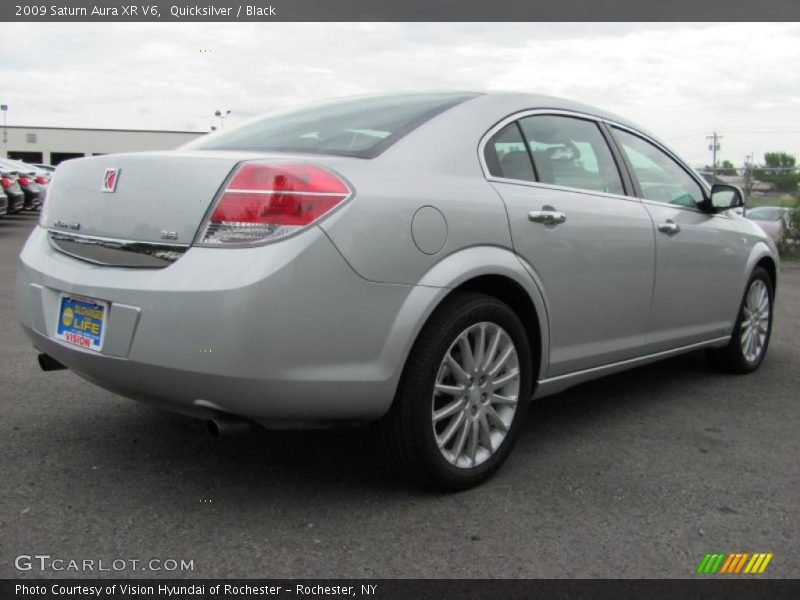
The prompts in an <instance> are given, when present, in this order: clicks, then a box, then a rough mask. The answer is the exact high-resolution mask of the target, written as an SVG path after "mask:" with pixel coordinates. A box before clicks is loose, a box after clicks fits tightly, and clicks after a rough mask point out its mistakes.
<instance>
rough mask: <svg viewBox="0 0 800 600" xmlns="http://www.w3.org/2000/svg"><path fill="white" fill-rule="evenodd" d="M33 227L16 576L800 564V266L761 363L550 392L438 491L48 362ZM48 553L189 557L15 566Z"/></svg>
mask: <svg viewBox="0 0 800 600" xmlns="http://www.w3.org/2000/svg"><path fill="white" fill-rule="evenodd" d="M34 223H35V217H34V216H30V215H28V216H16V217H4V218H0V306H2V310H3V311H5V312H4V319H3V320H2V322H3V326H2V328H0V381H1V382H2V386H1V387H0V457H1V461H0V577H59V576H60V577H86V576H117V577H137V576H138V577H162V576H172V577H174V576H189V577H275V578H279V577H281V578H282V577H389V578H392V577H584V578H586V577H695V576H696V575H695V569H696V568H697V566H698V564H699V563H700V561H701V560H702V558H703V556H704V555H705V553H707V552H771V553H774V558H773V559H772V562H771V563H770V564H769V566H768V568H767V570H766V572H765V573H764V575H762V577H797V576H798V573H799V572H800V569H799V568H798V567H800V544H798V543H797V540H798V539H800V450H799V449H798V439H799V432H800V267H798V265H797V264H796V263H795V264H785V265H784V266H783V267H782V271H781V279H780V281H779V285H778V294H777V309H776V317H775V322H774V334H773V338H772V343H771V346H770V349H769V354H768V356H767V358H766V361H765V363H764V364H763V366H762V368H761V369H760V370H759V371H758V372H757V373H755V374H752V375H749V376H725V375H720V374H717V373H715V372H714V371H712V370H711V369H710V368H709V367H708V366H707V365H706V362H705V358H704V355H703V354H702V353H693V354H689V355H686V356H682V357H678V358H674V359H671V360H667V361H665V362H662V363H659V364H655V365H650V366H646V367H642V368H639V369H637V370H634V371H630V372H628V373H623V374H619V375H615V376H612V377H608V378H606V379H603V380H600V381H596V382H593V383H589V384H585V385H582V386H580V387H577V388H574V389H572V390H569V391H567V392H565V393H562V394H560V395H558V396H555V397H552V398H548V399H546V400H543V401H541V402H540V403H538V404H536V405H534V406H533V407H532V409H531V412H530V413H529V416H528V420H527V424H526V426H525V428H524V431H523V432H522V436H521V439H520V440H519V443H518V444H517V446H516V448H515V450H514V452H513V453H512V455H511V457H510V459H509V461H508V462H507V464H506V465H505V467H504V468H503V469H502V470H501V471H500V472H499V473H498V474H497V475H496V476H495V477H494V478H493V479H492V480H490V481H489V482H487V483H486V484H485V485H483V486H481V487H479V488H477V489H474V490H470V491H467V492H462V493H459V494H453V495H440V494H431V493H428V492H425V491H423V490H420V489H417V488H415V487H412V486H410V485H408V484H407V483H405V482H404V481H402V480H398V479H396V478H395V477H394V476H393V474H392V473H391V472H390V471H388V470H386V469H385V468H384V466H383V464H382V463H381V461H380V460H379V458H377V457H378V454H377V453H376V452H374V448H373V447H372V446H371V445H370V444H371V442H370V439H369V437H368V436H367V435H365V434H364V433H363V432H362V431H360V430H333V431H306V432H302V431H300V432H268V431H258V432H255V433H253V434H252V435H248V436H245V437H242V438H236V439H234V440H232V441H228V442H222V443H215V442H213V441H211V440H210V439H208V438H207V437H206V436H205V434H204V430H203V424H202V423H200V422H196V421H194V420H192V419H189V418H184V417H182V416H177V415H172V414H169V413H164V412H160V411H158V410H156V409H152V408H149V407H147V406H144V405H141V404H139V403H136V402H133V401H129V400H126V399H124V398H121V397H118V396H115V395H113V394H111V393H109V392H106V391H104V390H102V389H100V388H97V387H95V386H93V385H91V384H89V383H87V382H85V381H83V380H82V379H80V378H78V377H77V376H76V375H74V374H72V373H71V372H69V371H58V372H52V373H44V372H42V371H40V370H39V367H38V366H37V364H36V351H35V350H34V349H33V348H32V347H31V346H30V344H29V343H28V341H27V339H26V338H25V336H24V335H23V333H22V331H21V330H20V328H19V326H18V325H17V323H16V319H15V317H14V312H13V307H14V291H13V288H14V277H15V270H16V260H17V255H18V253H19V250H20V248H21V247H22V244H23V243H24V239H25V237H26V235H27V233H28V232H29V231H30V229H31V228H32V227H33V225H34ZM687 301H690V299H687ZM165 335H169V332H165ZM37 554H38V555H50V556H51V557H52V558H61V559H65V560H67V561H68V560H71V559H75V560H83V559H94V560H95V561H99V560H103V561H104V563H105V564H106V566H108V565H109V564H110V563H111V561H113V560H118V559H124V560H126V561H130V560H132V559H133V560H142V561H148V560H149V559H151V558H156V559H159V560H161V561H166V560H168V559H175V560H178V561H180V560H181V559H183V560H186V561H189V560H191V561H193V567H194V569H193V570H192V571H184V572H180V571H174V572H166V571H163V570H162V571H147V572H143V571H140V570H135V569H133V568H130V566H129V565H130V564H131V563H130V562H129V563H128V566H126V567H125V568H124V570H122V571H110V572H96V571H95V572H91V571H89V572H83V573H81V572H75V571H53V570H46V571H41V570H39V568H38V566H36V565H34V568H33V569H32V570H29V571H19V570H17V569H16V568H15V564H14V563H15V557H17V556H19V555H37ZM65 564H67V563H65ZM117 564H118V565H119V564H121V563H117ZM161 564H164V563H163V562H162V563H161ZM170 564H171V563H170ZM156 566H157V565H156ZM137 569H141V566H138V567H137Z"/></svg>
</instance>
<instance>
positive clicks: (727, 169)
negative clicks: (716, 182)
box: [717, 160, 736, 176]
mask: <svg viewBox="0 0 800 600" xmlns="http://www.w3.org/2000/svg"><path fill="white" fill-rule="evenodd" d="M717 175H730V176H733V175H736V167H734V166H733V163H732V162H731V161H729V160H723V161H722V166H721V167H720V168H719V169H718V170H717Z"/></svg>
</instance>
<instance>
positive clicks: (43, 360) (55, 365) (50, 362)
mask: <svg viewBox="0 0 800 600" xmlns="http://www.w3.org/2000/svg"><path fill="white" fill-rule="evenodd" d="M36 360H38V361H39V367H41V369H42V371H60V370H62V369H66V368H67V367H65V366H64V365H62V364H61V363H60V362H58V361H57V360H56V359H55V358H53V357H52V356H49V355H47V354H44V353H42V354H40V355H39V356H37V357H36Z"/></svg>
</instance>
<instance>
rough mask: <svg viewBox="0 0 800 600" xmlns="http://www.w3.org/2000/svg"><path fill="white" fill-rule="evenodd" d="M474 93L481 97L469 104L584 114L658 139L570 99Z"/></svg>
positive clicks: (508, 93)
mask: <svg viewBox="0 0 800 600" xmlns="http://www.w3.org/2000/svg"><path fill="white" fill-rule="evenodd" d="M474 93H477V94H480V95H479V96H477V97H476V98H474V99H473V100H471V101H470V102H468V103H467V104H469V103H471V102H476V101H480V100H481V99H486V100H488V101H490V102H495V103H497V104H499V105H502V106H503V107H511V106H516V107H517V108H516V110H514V111H512V112H520V111H524V110H537V109H553V110H564V111H569V112H577V113H583V114H587V115H591V116H594V117H599V118H601V119H607V120H609V121H613V122H615V123H619V124H620V125H625V126H626V127H630V128H632V129H635V130H637V131H640V132H641V133H644V134H646V135H648V136H650V137H653V138H655V139H658V137H657V136H655V135H654V134H652V133H651V132H649V131H647V130H646V129H644V128H643V127H641V126H640V125H638V124H636V123H634V122H633V121H630V120H629V119H626V118H625V117H622V116H620V115H618V114H616V113H613V112H611V111H608V110H605V109H602V108H599V107H597V106H593V105H591V104H586V103H583V102H578V101H576V100H570V99H568V98H561V97H558V96H550V95H547V94H536V93H526V92H515V91H503V90H489V91H477V92H474ZM509 114H510V113H509Z"/></svg>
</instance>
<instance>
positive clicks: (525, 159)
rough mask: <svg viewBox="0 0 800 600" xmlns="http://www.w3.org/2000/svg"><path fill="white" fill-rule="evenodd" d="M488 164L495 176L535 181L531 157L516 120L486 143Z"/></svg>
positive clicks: (490, 171)
mask: <svg viewBox="0 0 800 600" xmlns="http://www.w3.org/2000/svg"><path fill="white" fill-rule="evenodd" d="M485 156H486V165H487V166H488V167H489V173H491V174H492V175H494V176H495V177H504V178H506V179H521V180H522V181H535V180H536V177H535V176H534V173H533V165H532V164H531V157H530V155H529V154H528V151H527V150H526V149H525V140H524V139H522V133H520V130H519V126H518V125H517V123H516V121H515V122H514V123H511V124H510V125H506V126H505V127H503V128H502V129H501V130H500V131H498V132H497V133H495V134H494V135H493V136H492V139H490V140H489V142H488V143H487V144H486V149H485Z"/></svg>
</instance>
